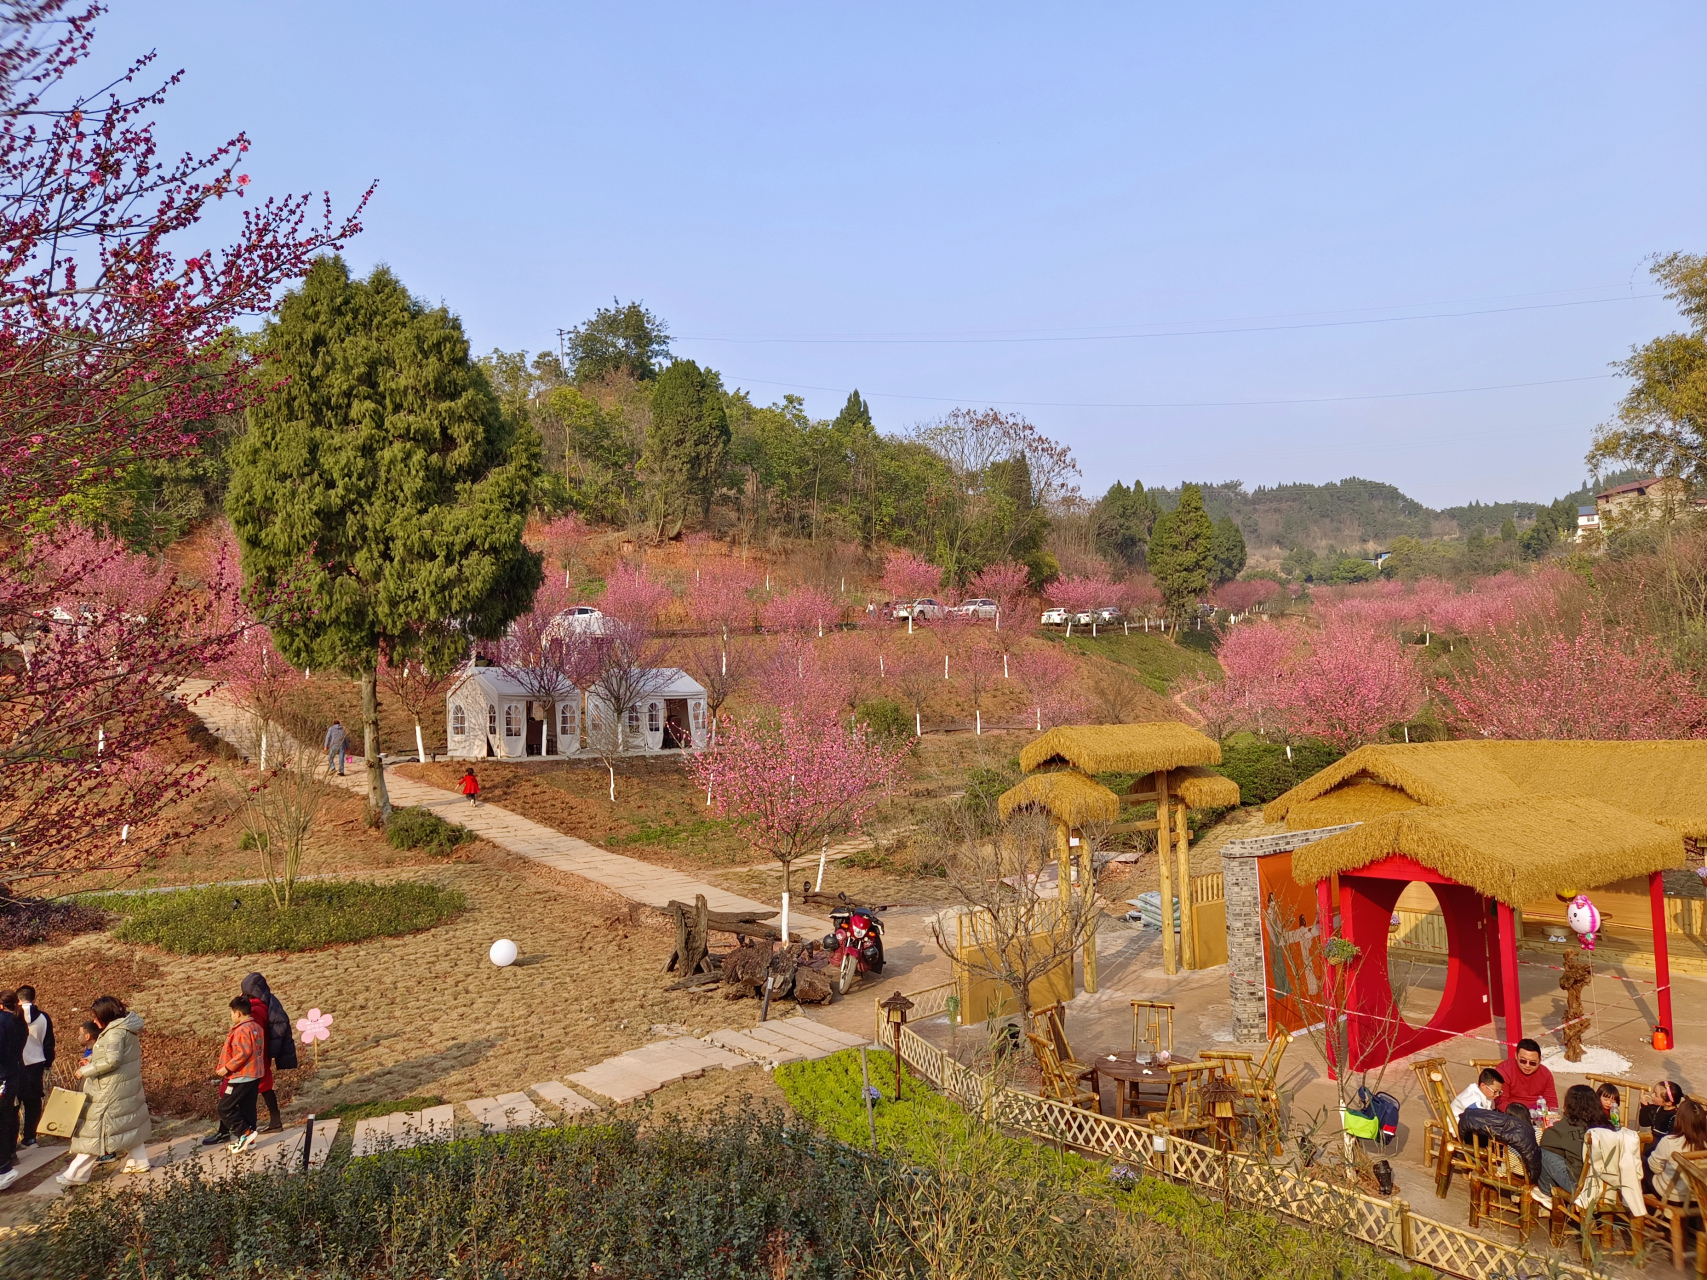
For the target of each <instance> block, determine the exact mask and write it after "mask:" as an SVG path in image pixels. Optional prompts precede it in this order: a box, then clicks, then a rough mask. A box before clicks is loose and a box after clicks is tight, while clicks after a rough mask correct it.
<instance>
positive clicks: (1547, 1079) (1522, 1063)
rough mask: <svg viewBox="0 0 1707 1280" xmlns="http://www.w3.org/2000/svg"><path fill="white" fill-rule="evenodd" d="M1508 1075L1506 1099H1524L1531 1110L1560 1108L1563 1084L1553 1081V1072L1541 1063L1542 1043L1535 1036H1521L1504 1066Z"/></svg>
mask: <svg viewBox="0 0 1707 1280" xmlns="http://www.w3.org/2000/svg"><path fill="white" fill-rule="evenodd" d="M1500 1074H1501V1075H1502V1076H1504V1077H1505V1100H1506V1102H1508V1103H1512V1102H1521V1103H1522V1104H1523V1105H1524V1106H1526V1107H1528V1108H1529V1109H1530V1110H1531V1111H1539V1110H1540V1109H1541V1107H1542V1105H1543V1104H1545V1105H1546V1108H1547V1110H1549V1111H1557V1110H1558V1109H1559V1086H1558V1085H1556V1084H1554V1083H1553V1073H1552V1072H1551V1071H1549V1070H1548V1069H1547V1068H1546V1067H1544V1066H1542V1065H1541V1046H1540V1045H1539V1044H1537V1043H1536V1042H1535V1041H1533V1040H1519V1041H1518V1042H1517V1050H1516V1052H1515V1053H1513V1055H1512V1056H1511V1057H1509V1058H1507V1059H1506V1061H1505V1065H1504V1066H1503V1067H1501V1068H1500Z"/></svg>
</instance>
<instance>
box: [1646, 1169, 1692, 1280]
mask: <svg viewBox="0 0 1707 1280" xmlns="http://www.w3.org/2000/svg"><path fill="white" fill-rule="evenodd" d="M1671 1158H1672V1160H1673V1161H1674V1162H1675V1163H1676V1165H1677V1172H1678V1175H1679V1176H1678V1181H1679V1182H1681V1183H1682V1184H1683V1186H1684V1188H1685V1194H1684V1200H1683V1203H1682V1204H1673V1203H1672V1202H1671V1201H1669V1200H1660V1199H1658V1198H1657V1197H1654V1196H1649V1197H1648V1198H1647V1200H1648V1211H1649V1212H1650V1213H1651V1214H1653V1216H1654V1217H1655V1218H1656V1219H1657V1220H1659V1221H1663V1222H1664V1223H1665V1224H1666V1227H1667V1230H1668V1233H1669V1234H1670V1236H1671V1265H1672V1266H1674V1267H1676V1268H1677V1269H1678V1270H1679V1271H1682V1270H1683V1247H1684V1244H1685V1242H1686V1236H1687V1234H1688V1230H1689V1223H1690V1219H1691V1218H1693V1219H1694V1220H1695V1274H1696V1275H1698V1276H1707V1227H1704V1226H1703V1218H1702V1206H1703V1205H1704V1204H1707V1151H1677V1152H1673V1153H1672V1157H1671Z"/></svg>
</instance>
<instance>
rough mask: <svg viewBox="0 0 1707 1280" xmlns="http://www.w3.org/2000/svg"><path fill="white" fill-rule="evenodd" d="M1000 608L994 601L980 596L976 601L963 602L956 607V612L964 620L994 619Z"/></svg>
mask: <svg viewBox="0 0 1707 1280" xmlns="http://www.w3.org/2000/svg"><path fill="white" fill-rule="evenodd" d="M999 608H1000V606H998V605H997V604H996V602H995V601H994V600H991V599H989V598H988V597H986V596H979V597H978V598H977V599H975V600H962V601H961V602H960V603H959V604H957V605H955V606H954V612H955V613H957V614H959V615H960V616H961V617H962V618H993V617H995V616H996V613H997V611H998V610H999Z"/></svg>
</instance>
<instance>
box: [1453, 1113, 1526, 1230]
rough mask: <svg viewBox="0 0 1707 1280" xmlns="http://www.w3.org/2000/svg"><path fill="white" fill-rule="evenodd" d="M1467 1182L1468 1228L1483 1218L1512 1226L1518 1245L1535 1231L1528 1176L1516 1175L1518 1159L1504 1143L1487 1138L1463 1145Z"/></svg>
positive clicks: (1523, 1174)
mask: <svg viewBox="0 0 1707 1280" xmlns="http://www.w3.org/2000/svg"><path fill="white" fill-rule="evenodd" d="M1465 1155H1466V1156H1467V1157H1468V1159H1469V1168H1468V1169H1467V1170H1466V1173H1467V1175H1468V1176H1469V1179H1470V1228H1471V1230H1474V1229H1475V1228H1476V1227H1477V1226H1479V1225H1480V1224H1481V1223H1482V1221H1483V1220H1484V1219H1485V1220H1487V1221H1489V1222H1493V1223H1496V1224H1498V1225H1499V1226H1502V1227H1515V1228H1516V1229H1517V1238H1518V1241H1519V1242H1520V1243H1522V1242H1525V1241H1527V1240H1528V1239H1529V1233H1530V1232H1531V1231H1533V1230H1535V1210H1536V1204H1535V1201H1534V1200H1532V1199H1530V1196H1529V1191H1530V1187H1531V1185H1532V1183H1531V1176H1532V1175H1531V1174H1530V1173H1529V1171H1528V1170H1527V1169H1525V1170H1524V1171H1523V1172H1521V1173H1519V1172H1518V1171H1517V1166H1518V1165H1520V1164H1521V1163H1522V1161H1521V1160H1519V1159H1517V1158H1516V1157H1515V1156H1513V1154H1512V1152H1511V1149H1510V1148H1509V1147H1507V1146H1506V1144H1505V1143H1503V1142H1500V1141H1498V1140H1497V1139H1493V1138H1490V1139H1488V1140H1487V1141H1481V1140H1476V1141H1472V1142H1469V1143H1467V1144H1466V1146H1465Z"/></svg>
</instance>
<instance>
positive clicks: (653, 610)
mask: <svg viewBox="0 0 1707 1280" xmlns="http://www.w3.org/2000/svg"><path fill="white" fill-rule="evenodd" d="M674 599H675V593H674V592H672V591H671V590H670V588H669V585H668V584H667V583H663V582H659V581H658V580H657V579H656V578H654V577H652V576H651V575H650V574H649V573H647V572H646V569H645V567H644V566H642V567H639V568H636V567H635V566H633V565H627V564H619V565H617V567H616V568H614V569H612V570H611V572H610V574H609V576H608V577H606V578H605V589H604V593H603V594H602V595H601V596H600V597H599V609H600V610H601V611H602V612H603V613H604V614H606V615H607V616H608V617H611V618H615V619H617V620H618V621H619V622H625V623H628V624H630V625H631V626H636V627H640V628H642V629H643V630H644V631H645V632H646V633H647V635H648V636H650V634H651V632H652V631H653V630H654V629H655V628H656V627H657V625H658V619H659V617H660V616H662V614H663V612H664V610H665V608H666V607H667V606H668V605H669V604H670V602H671V601H672V600H674Z"/></svg>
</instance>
